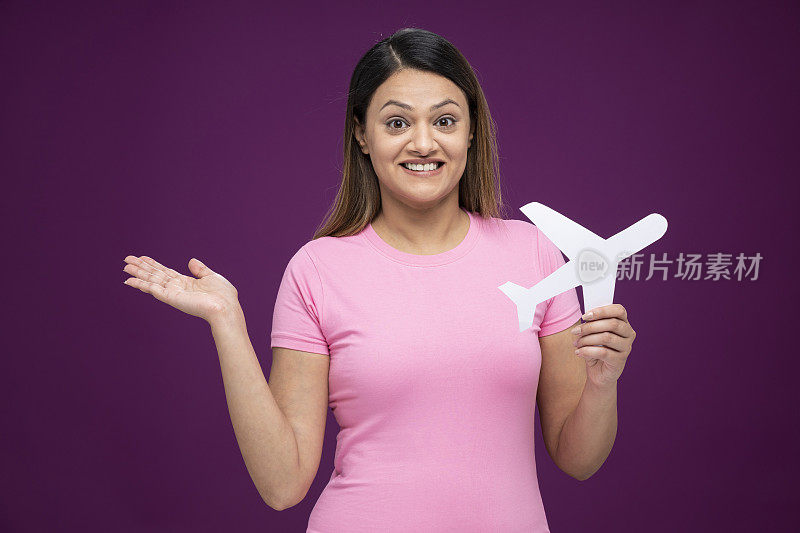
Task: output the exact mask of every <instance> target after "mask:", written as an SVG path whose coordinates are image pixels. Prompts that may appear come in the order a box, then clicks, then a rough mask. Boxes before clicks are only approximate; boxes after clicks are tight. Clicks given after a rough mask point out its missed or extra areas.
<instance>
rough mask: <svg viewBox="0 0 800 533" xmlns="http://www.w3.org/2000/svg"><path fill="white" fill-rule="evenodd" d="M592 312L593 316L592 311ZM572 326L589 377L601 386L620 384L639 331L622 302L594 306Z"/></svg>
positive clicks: (577, 349) (587, 377)
mask: <svg viewBox="0 0 800 533" xmlns="http://www.w3.org/2000/svg"><path fill="white" fill-rule="evenodd" d="M590 313H591V316H589V314H590ZM581 318H582V319H583V320H584V323H583V324H580V325H579V326H575V327H574V328H572V336H573V337H574V339H575V343H574V344H575V347H576V351H575V353H576V355H577V356H578V357H583V358H584V359H586V379H588V380H589V381H590V382H591V383H592V384H593V385H596V386H598V387H601V388H602V387H611V386H613V385H615V384H616V382H617V380H618V379H619V376H620V375H621V374H622V369H623V368H625V362H626V361H627V360H628V355H630V353H631V345H632V344H633V339H635V338H636V332H635V331H633V328H632V327H631V325H630V323H629V322H628V313H627V312H626V311H625V308H624V307H622V306H621V305H620V304H610V305H604V306H601V307H595V308H594V309H590V310H589V312H587V313H586V314H585V315H583V316H582V317H581Z"/></svg>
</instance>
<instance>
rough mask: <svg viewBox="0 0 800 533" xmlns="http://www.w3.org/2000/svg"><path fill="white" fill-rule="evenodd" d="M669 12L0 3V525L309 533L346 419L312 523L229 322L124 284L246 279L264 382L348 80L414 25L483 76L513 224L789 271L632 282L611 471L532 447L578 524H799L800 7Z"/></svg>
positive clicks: (695, 6) (331, 178) (313, 493)
mask: <svg viewBox="0 0 800 533" xmlns="http://www.w3.org/2000/svg"><path fill="white" fill-rule="evenodd" d="M646 4H647V5H640V4H637V3H630V2H628V3H620V4H619V5H616V6H613V7H612V6H608V5H604V3H602V2H583V3H569V4H563V3H559V5H558V7H555V6H553V5H534V6H531V5H525V4H523V3H520V4H519V5H512V4H509V5H505V6H502V5H501V4H494V6H495V9H493V10H492V11H486V10H485V9H481V6H483V5H484V3H477V4H475V6H470V5H465V4H463V3H459V4H455V3H454V4H452V5H449V6H443V5H440V4H436V3H433V4H432V3H430V2H411V1H408V2H402V3H385V4H383V3H379V2H369V3H364V4H363V5H361V6H358V7H353V8H350V7H341V6H338V5H335V3H332V2H321V3H319V4H316V5H307V4H302V3H297V2H292V3H289V5H290V7H283V6H281V7H275V6H272V5H267V3H260V2H252V3H236V4H235V5H233V4H232V3H231V2H224V3H223V2H220V3H219V4H218V5H211V4H208V5H199V4H198V3H189V2H186V3H183V2H182V3H166V2H128V3H126V4H125V5H123V4H121V3H119V4H112V3H108V2H97V3H94V4H89V3H82V4H81V5H73V6H71V7H67V6H66V5H65V3H63V2H48V3H42V2H27V3H25V4H23V3H21V2H3V3H0V54H1V57H2V65H1V66H2V72H3V78H4V83H3V84H2V85H3V87H2V89H0V90H1V91H2V121H1V122H0V124H2V136H3V138H2V148H1V149H2V151H3V153H2V157H0V165H1V166H0V171H1V172H2V176H3V183H4V185H5V188H6V194H5V201H4V208H3V210H2V211H3V213H2V216H3V222H4V227H5V231H4V241H5V245H4V253H3V256H4V261H3V270H4V278H5V283H4V284H3V289H4V293H5V294H4V295H5V298H4V299H5V301H6V302H7V304H6V308H5V310H4V317H5V318H4V320H3V323H4V328H3V329H4V330H5V334H4V339H5V340H6V342H5V343H4V344H5V346H4V372H3V373H2V374H3V381H4V383H3V384H2V390H3V393H4V395H5V400H4V402H3V405H4V408H3V410H2V414H3V420H2V428H3V438H2V465H0V466H2V472H3V479H4V481H3V494H2V497H0V505H1V506H2V509H0V529H2V530H5V531H49V530H56V529H57V530H60V531H78V530H80V531H121V532H126V531H193V532H194V531H279V530H280V531H305V526H306V523H307V520H308V515H309V513H310V511H311V508H312V507H313V505H314V503H315V501H316V499H317V497H318V496H319V494H320V492H321V491H322V489H323V487H324V484H325V482H326V481H327V479H328V478H329V475H330V471H331V469H332V468H333V466H332V465H333V451H334V448H335V435H336V432H337V429H338V427H337V426H336V422H335V420H334V418H333V416H332V415H330V414H329V419H328V426H327V436H326V440H325V447H324V452H323V457H322V462H321V465H320V470H319V474H318V476H317V479H316V481H315V483H314V485H313V487H312V488H311V490H310V492H309V494H308V495H307V496H306V498H305V500H304V501H303V502H302V503H301V504H299V505H297V506H295V507H293V508H290V509H288V510H285V511H282V512H277V511H274V510H273V509H271V508H269V507H267V506H266V505H265V504H264V503H263V502H262V501H261V498H260V497H259V495H258V493H257V491H256V489H255V487H254V486H253V483H252V481H251V479H250V477H249V475H248V473H247V470H246V468H245V465H244V461H243V459H242V457H241V454H240V452H239V449H238V446H237V443H236V440H235V436H234V433H233V429H232V426H231V423H230V418H229V415H228V411H227V405H226V402H225V394H224V390H223V386H222V378H221V374H220V367H219V361H218V357H217V353H216V349H215V346H214V343H213V339H212V337H211V334H210V330H209V327H208V325H207V324H206V323H205V322H204V321H202V320H200V319H198V318H195V317H190V316H189V315H185V314H183V313H180V312H179V311H177V310H175V309H173V308H171V307H169V306H167V305H165V304H163V303H161V302H158V301H157V300H155V299H154V298H153V297H151V296H149V295H146V294H144V293H142V292H139V291H137V290H135V289H132V288H130V287H126V286H125V285H123V284H122V281H123V280H124V279H126V278H127V277H129V276H128V275H127V274H126V273H124V272H122V267H123V266H124V263H123V258H124V257H125V256H126V255H128V254H133V255H149V256H151V257H154V258H156V259H157V260H158V261H160V262H162V263H164V264H166V265H168V266H170V267H173V268H175V269H177V270H179V271H181V272H183V273H184V274H188V273H189V271H188V267H187V262H188V260H189V259H190V258H191V257H193V256H194V257H197V258H199V259H201V260H203V261H204V262H206V263H207V264H208V265H209V266H210V267H211V268H212V269H214V270H215V271H217V272H220V273H222V274H224V275H225V276H226V277H227V278H228V279H230V280H231V281H232V282H233V283H234V285H236V287H237V288H238V289H239V293H240V295H241V302H242V306H243V308H244V310H245V314H246V317H247V322H248V327H249V332H250V336H251V340H252V343H253V346H254V347H255V349H256V353H257V354H258V356H259V358H260V360H261V364H262V367H263V368H264V371H265V374H268V372H269V368H270V364H271V353H270V348H269V334H270V329H271V320H272V310H273V304H274V301H275V296H276V293H277V289H278V285H279V282H280V278H281V275H282V273H283V270H284V268H285V266H286V263H287V262H288V260H289V258H290V257H291V256H292V254H293V253H294V252H295V251H296V250H297V249H298V248H299V247H300V246H302V245H303V244H304V243H305V242H307V241H308V240H310V239H311V237H312V234H313V231H314V229H315V228H316V227H317V225H318V224H319V223H320V222H321V220H322V216H323V214H324V212H325V210H326V208H327V207H328V205H329V204H330V203H331V202H332V200H333V197H334V194H335V191H336V188H337V187H338V182H339V179H340V168H341V146H342V139H341V135H342V127H343V117H344V112H345V103H346V99H345V95H346V91H347V85H348V82H349V79H350V75H351V73H352V70H353V67H354V66H355V63H356V61H357V60H358V59H359V58H360V57H361V56H362V55H363V54H364V52H366V50H367V49H369V47H370V46H372V45H373V44H374V43H375V42H376V41H377V40H378V39H380V38H383V37H387V36H389V35H390V34H391V33H393V32H394V31H396V30H397V29H399V28H401V27H404V26H418V27H423V28H425V29H429V30H431V31H435V32H437V33H439V34H441V35H443V36H444V37H445V38H447V39H449V40H450V41H451V42H452V43H453V44H454V45H455V46H457V47H458V48H459V49H460V50H461V51H462V53H463V54H464V55H465V56H466V57H467V59H468V60H469V61H470V62H471V64H472V65H473V66H474V68H475V69H476V71H477V72H478V75H479V80H480V82H481V84H482V86H483V88H484V91H485V93H486V97H487V99H488V101H489V105H490V108H491V111H492V114H493V117H494V119H495V120H496V122H497V124H498V128H499V135H498V144H499V147H500V157H501V170H502V174H503V187H504V191H505V193H506V196H505V200H506V203H507V204H508V205H509V206H510V213H511V217H512V218H518V219H525V217H524V215H523V214H522V213H521V212H520V211H519V210H518V209H519V207H520V206H522V205H524V204H525V203H528V202H530V201H541V202H543V203H545V204H547V205H549V206H551V207H553V208H554V209H557V210H559V211H561V212H563V213H564V214H566V215H567V216H570V217H573V218H575V219H576V220H578V221H579V222H581V223H582V224H583V225H585V226H586V227H588V228H590V229H592V230H593V231H595V232H596V233H598V234H599V235H601V236H603V237H608V236H610V235H612V234H614V233H616V232H617V231H619V230H620V229H622V228H624V227H626V226H627V225H629V224H631V223H632V222H634V221H635V220H638V219H639V218H641V217H643V216H645V215H647V214H648V213H650V212H658V213H661V214H663V215H664V216H665V217H666V218H667V219H668V221H669V230H668V231H667V234H666V235H665V236H664V237H663V238H662V239H661V240H660V241H658V242H657V243H655V244H654V245H652V246H651V247H649V248H648V249H647V250H646V251H647V252H648V253H649V252H653V253H656V254H658V256H659V257H660V254H662V253H665V252H666V253H667V254H668V258H669V259H675V258H676V257H677V255H678V254H679V253H680V252H684V253H702V254H704V255H705V254H708V253H716V252H722V253H730V254H733V255H734V256H735V255H736V254H738V253H740V252H742V253H745V254H747V255H753V254H755V253H756V252H758V253H760V254H761V255H762V256H763V257H764V259H763V260H762V263H761V266H760V271H759V278H758V279H757V280H755V281H752V280H742V281H736V280H735V278H734V279H732V280H729V281H728V280H720V281H689V280H680V279H670V280H669V281H661V280H660V278H659V277H656V278H653V279H651V280H648V281H642V280H640V281H619V282H618V283H617V291H616V301H617V302H619V303H622V304H623V305H624V306H625V307H626V309H627V310H628V313H629V318H630V322H631V324H632V325H633V327H634V328H635V329H636V331H637V333H638V336H637V340H636V343H635V346H634V349H633V352H632V354H631V356H630V359H629V360H628V364H627V366H626V369H625V371H624V373H623V375H622V377H621V380H620V382H619V389H618V390H619V432H618V435H617V439H616V443H615V445H614V449H613V450H612V452H611V455H610V456H609V457H608V459H607V461H606V463H605V464H604V465H603V467H602V468H601V469H600V470H599V471H598V472H597V473H596V474H595V475H594V476H593V477H592V478H590V479H589V480H587V481H585V482H578V481H576V480H574V479H572V478H570V477H568V476H567V475H566V474H563V473H562V472H561V471H560V470H558V469H557V467H556V466H555V465H554V464H553V462H552V460H551V459H550V458H549V456H548V455H547V453H546V451H545V449H544V445H543V442H542V440H541V435H540V434H539V435H538V436H537V441H538V442H537V448H536V454H537V463H538V467H539V481H540V486H541V490H542V497H543V500H544V504H545V509H546V511H547V516H548V520H549V522H550V526H551V528H552V530H553V532H554V533H558V532H570V531H586V530H589V529H590V528H591V530H592V531H597V532H602V531H616V532H619V531H631V532H639V531H648V532H674V531H712V530H713V531H723V530H724V531H756V530H770V531H788V530H789V529H790V524H793V523H794V521H795V520H796V519H797V507H798V503H800V502H799V501H798V491H797V490H796V488H795V479H796V478H797V475H798V461H797V449H798V444H800V438H798V429H797V427H798V426H797V419H796V418H795V416H793V414H792V413H793V412H794V410H793V407H794V405H793V403H794V402H793V400H794V398H795V394H792V393H791V392H793V391H794V390H795V389H796V386H797V380H798V370H799V369H800V365H798V364H797V360H796V358H795V357H793V356H794V354H795V352H796V348H795V346H794V344H795V343H793V342H790V337H791V334H792V332H793V331H795V330H794V327H796V326H792V325H790V313H791V309H790V301H792V299H790V298H789V296H790V289H791V296H794V297H795V298H796V296H797V284H796V280H795V278H794V276H791V277H790V274H791V273H793V272H794V270H793V268H791V266H792V265H794V264H795V263H796V262H797V259H798V254H797V249H796V242H797V237H796V232H797V230H798V224H797V222H796V220H797V219H796V213H795V212H794V211H792V208H793V207H794V206H795V205H796V202H797V198H798V196H797V186H796V180H797V178H798V170H800V165H799V164H798V163H799V162H798V159H799V157H798V149H797V146H798V144H797V143H798V136H797V133H796V131H797V129H796V128H797V124H798V118H800V116H799V115H800V113H798V107H800V106H799V105H798V97H797V95H798V89H799V88H800V83H798V81H800V80H799V79H798V78H800V75H799V74H798V73H799V72H800V69H799V68H798V59H797V58H798V44H800V43H798V41H800V39H799V38H798V22H800V16H799V12H800V9H799V8H798V5H797V3H796V2H770V3H766V4H765V3H763V2H733V3H732V2H717V3H699V2H675V1H670V2H660V3H659V4H660V5H656V4H655V3H653V2H648V3H646ZM787 244H789V245H788V246H787ZM671 272H672V271H671ZM792 318H793V317H792ZM792 323H794V320H792ZM9 340H10V342H8V341H9ZM532 408H533V406H532ZM538 431H539V426H538V422H537V432H538ZM532 453H533V450H532Z"/></svg>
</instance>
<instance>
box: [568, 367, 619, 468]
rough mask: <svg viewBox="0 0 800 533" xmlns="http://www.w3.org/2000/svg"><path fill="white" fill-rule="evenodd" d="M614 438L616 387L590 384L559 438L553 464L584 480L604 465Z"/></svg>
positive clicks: (586, 386)
mask: <svg viewBox="0 0 800 533" xmlns="http://www.w3.org/2000/svg"><path fill="white" fill-rule="evenodd" d="M616 436H617V385H616V383H615V384H614V386H613V387H610V388H603V389H600V388H596V387H595V386H593V385H592V384H591V383H590V382H589V381H587V382H586V385H585V386H584V388H583V393H582V394H581V399H580V401H579V402H578V406H577V407H576V408H575V410H574V411H573V412H572V413H571V414H570V415H569V416H568V417H567V420H566V422H565V423H564V427H563V428H562V429H561V434H560V435H559V439H558V447H557V448H556V460H555V463H556V465H558V467H559V468H560V469H561V470H563V471H564V472H566V473H568V474H569V475H571V476H572V477H574V478H576V479H579V480H581V481H584V480H586V479H588V478H589V477H590V476H592V474H594V473H595V472H597V471H598V470H599V469H600V467H601V466H602V465H603V463H604V462H605V460H606V458H607V457H608V454H609V453H611V448H612V447H613V446H614V440H615V438H616Z"/></svg>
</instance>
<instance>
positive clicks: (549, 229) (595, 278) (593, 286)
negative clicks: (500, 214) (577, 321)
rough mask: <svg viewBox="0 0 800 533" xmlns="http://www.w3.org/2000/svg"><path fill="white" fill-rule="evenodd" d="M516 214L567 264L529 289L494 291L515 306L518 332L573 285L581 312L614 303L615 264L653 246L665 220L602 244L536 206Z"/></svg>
mask: <svg viewBox="0 0 800 533" xmlns="http://www.w3.org/2000/svg"><path fill="white" fill-rule="evenodd" d="M520 211H522V212H523V213H524V214H525V216H526V217H528V218H529V219H531V221H532V222H533V223H534V224H536V227H537V228H539V229H540V230H541V231H542V233H544V234H545V235H546V236H547V238H548V239H550V240H551V241H552V242H553V244H555V245H556V246H557V247H558V248H559V249H560V250H561V251H562V252H564V254H565V255H566V256H567V257H569V261H568V262H567V263H565V264H564V265H562V266H561V267H560V268H559V269H558V270H556V271H554V272H553V273H551V274H550V275H549V276H547V277H546V278H544V279H543V280H541V281H540V282H539V283H537V284H535V285H534V286H533V287H531V288H529V289H526V288H525V287H522V286H521V285H517V284H516V283H512V282H510V281H507V282H506V283H504V284H502V285H500V286H499V287H498V289H500V290H501V291H503V293H504V294H505V295H506V296H508V297H509V298H511V301H513V302H514V303H515V304H516V305H517V315H518V316H519V330H520V331H525V330H526V329H528V328H530V327H531V326H532V325H533V316H534V314H535V313H536V305H537V304H539V303H541V302H543V301H545V300H547V299H548V298H552V297H553V296H556V295H558V294H561V293H562V292H564V291H567V290H569V289H571V288H573V287H577V286H578V285H580V286H581V287H583V305H584V312H586V311H588V310H590V309H594V308H595V307H600V306H603V305H608V304H611V303H614V302H613V300H614V282H615V281H616V279H617V265H618V264H619V262H620V261H622V260H623V259H625V258H626V257H628V256H630V255H633V254H635V253H636V252H638V251H640V250H641V249H643V248H644V247H646V246H648V245H650V244H652V243H654V242H655V241H657V240H658V239H660V238H661V237H662V236H663V235H664V233H666V231H667V219H666V218H664V217H663V216H661V215H659V214H658V213H651V214H649V215H647V216H646V217H644V218H643V219H641V220H640V221H638V222H636V223H635V224H632V225H631V226H629V227H627V228H626V229H624V230H622V231H620V232H619V233H617V234H616V235H614V236H613V237H609V238H608V239H603V238H601V237H599V236H598V235H596V234H594V233H592V232H591V231H589V230H588V229H586V228H584V227H583V226H581V225H580V224H578V223H577V222H575V221H573V220H570V219H568V218H567V217H565V216H564V215H562V214H561V213H558V212H557V211H554V210H552V209H550V208H549V207H547V206H546V205H543V204H540V203H538V202H531V203H529V204H526V205H524V206H522V207H521V208H520Z"/></svg>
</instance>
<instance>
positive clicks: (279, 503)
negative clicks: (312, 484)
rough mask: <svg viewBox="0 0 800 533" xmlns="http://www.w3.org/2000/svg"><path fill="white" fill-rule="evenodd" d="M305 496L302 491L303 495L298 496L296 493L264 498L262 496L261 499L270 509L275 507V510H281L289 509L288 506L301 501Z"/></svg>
mask: <svg viewBox="0 0 800 533" xmlns="http://www.w3.org/2000/svg"><path fill="white" fill-rule="evenodd" d="M305 497H306V495H305V493H303V495H302V496H299V497H298V496H297V495H288V496H285V497H276V498H265V497H263V496H262V498H261V499H262V500H264V503H266V504H267V505H268V506H270V507H271V508H272V509H275V510H276V511H283V510H286V509H289V508H290V507H294V506H295V505H297V504H298V503H300V502H301V501H303V498H305Z"/></svg>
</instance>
